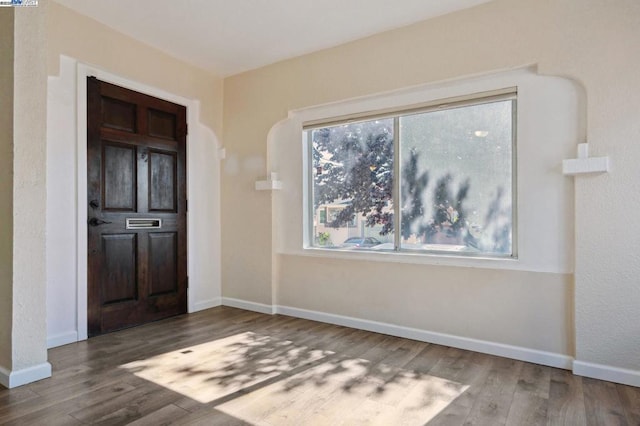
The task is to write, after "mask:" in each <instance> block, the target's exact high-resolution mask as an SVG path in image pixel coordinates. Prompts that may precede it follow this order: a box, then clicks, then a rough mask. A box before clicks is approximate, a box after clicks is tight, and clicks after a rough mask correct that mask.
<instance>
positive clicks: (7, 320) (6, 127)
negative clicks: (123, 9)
mask: <svg viewBox="0 0 640 426" xmlns="http://www.w3.org/2000/svg"><path fill="white" fill-rule="evenodd" d="M13 15H14V14H13V9H11V8H0V58H1V59H0V112H1V113H0V223H1V224H2V226H0V367H2V368H4V369H6V370H10V369H11V324H12V322H11V317H12V312H13V306H12V303H11V302H12V300H13V291H12V288H13V287H12V281H13V255H12V252H13V244H12V238H13Z"/></svg>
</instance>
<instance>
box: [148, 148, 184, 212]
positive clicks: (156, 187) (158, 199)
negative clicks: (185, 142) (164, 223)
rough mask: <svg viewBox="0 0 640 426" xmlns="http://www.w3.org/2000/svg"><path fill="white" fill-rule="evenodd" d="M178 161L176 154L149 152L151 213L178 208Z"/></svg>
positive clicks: (171, 210) (173, 210) (151, 150)
mask: <svg viewBox="0 0 640 426" xmlns="http://www.w3.org/2000/svg"><path fill="white" fill-rule="evenodd" d="M177 160H178V159H177V156H176V154H175V153H172V152H161V151H157V150H153V149H150V150H149V182H151V185H149V211H166V212H175V211H176V209H177V208H178V197H177V195H178V194H177V189H178V185H177V183H178V182H177V176H176V174H177V173H176V172H177Z"/></svg>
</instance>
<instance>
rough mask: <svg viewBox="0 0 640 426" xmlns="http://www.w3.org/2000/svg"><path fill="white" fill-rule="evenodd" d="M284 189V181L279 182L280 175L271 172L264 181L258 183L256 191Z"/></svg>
mask: <svg viewBox="0 0 640 426" xmlns="http://www.w3.org/2000/svg"><path fill="white" fill-rule="evenodd" d="M275 189H282V181H280V180H278V174H277V173H275V172H271V173H270V174H269V176H267V177H266V179H264V180H258V181H256V191H271V190H275Z"/></svg>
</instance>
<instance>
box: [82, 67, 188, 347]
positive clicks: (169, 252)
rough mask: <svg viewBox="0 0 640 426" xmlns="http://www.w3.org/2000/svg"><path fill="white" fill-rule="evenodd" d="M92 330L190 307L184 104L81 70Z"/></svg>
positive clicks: (152, 318)
mask: <svg viewBox="0 0 640 426" xmlns="http://www.w3.org/2000/svg"><path fill="white" fill-rule="evenodd" d="M87 94H88V95H87V97H88V99H87V102H88V104H87V123H88V124H87V150H88V151H87V160H88V176H87V196H88V197H87V200H88V206H87V209H88V210H87V212H88V218H89V222H88V225H89V226H88V239H89V241H88V249H89V259H88V268H89V283H88V285H89V286H88V312H87V317H88V332H89V336H95V335H98V334H101V333H105V332H109V331H113V330H118V329H121V328H125V327H130V326H134V325H138V324H142V323H145V322H149V321H155V320H158V319H161V318H166V317H169V316H173V315H177V314H182V313H186V312H187V249H186V247H187V244H186V194H185V191H186V170H185V169H186V160H185V151H186V129H187V126H186V108H185V107H184V106H181V105H176V104H174V103H171V102H167V101H165V100H161V99H157V98H154V97H151V96H148V95H145V94H142V93H138V92H134V91H132V90H128V89H125V88H122V87H118V86H115V85H113V84H109V83H106V82H103V81H100V80H98V79H96V78H94V77H89V78H88V79H87Z"/></svg>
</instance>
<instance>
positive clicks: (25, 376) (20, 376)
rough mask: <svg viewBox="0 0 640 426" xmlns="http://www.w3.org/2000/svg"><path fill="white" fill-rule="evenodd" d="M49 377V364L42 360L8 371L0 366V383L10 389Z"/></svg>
mask: <svg viewBox="0 0 640 426" xmlns="http://www.w3.org/2000/svg"><path fill="white" fill-rule="evenodd" d="M48 377H51V364H49V363H48V362H43V363H42V364H38V365H34V366H33V367H29V368H23V369H22V370H18V371H9V370H6V369H4V368H2V367H0V385H2V386H4V387H6V388H9V389H12V388H15V387H18V386H22V385H26V384H28V383H32V382H37V381H38V380H42V379H46V378H48Z"/></svg>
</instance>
